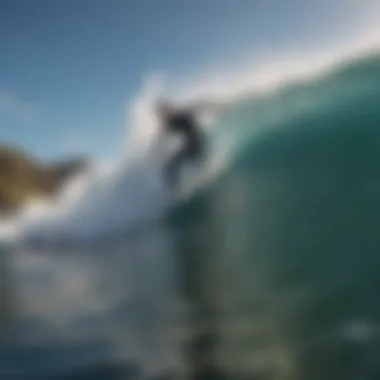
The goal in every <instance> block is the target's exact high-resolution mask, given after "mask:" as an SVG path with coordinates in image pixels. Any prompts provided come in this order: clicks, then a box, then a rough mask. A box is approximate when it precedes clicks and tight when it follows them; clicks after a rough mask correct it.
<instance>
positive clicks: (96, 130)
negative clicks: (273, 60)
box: [0, 0, 380, 160]
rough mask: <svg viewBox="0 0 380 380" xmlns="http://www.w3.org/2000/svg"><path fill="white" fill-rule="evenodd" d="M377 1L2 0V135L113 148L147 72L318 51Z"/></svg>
mask: <svg viewBox="0 0 380 380" xmlns="http://www.w3.org/2000/svg"><path fill="white" fill-rule="evenodd" d="M379 3H380V2H379V1H377V0H318V1H316V0H315V1H314V0H309V1H305V0H61V1H58V0H56V1H54V0H33V1H32V0H0V63H1V66H0V143H7V144H12V145H16V146H20V147H23V148H25V149H26V150H28V151H30V152H32V153H33V154H34V155H36V156H38V157H40V158H42V159H48V160H50V159H59V158H61V157H64V156H70V155H74V154H84V155H89V156H90V157H102V158H105V159H108V158H112V157H113V156H114V155H115V154H116V152H118V151H120V150H122V149H123V146H124V143H125V142H124V136H125V133H124V129H125V128H126V125H125V124H126V113H127V106H128V104H130V102H131V100H132V99H133V98H134V96H135V94H136V93H137V92H138V91H139V89H140V87H141V86H142V83H143V81H144V78H146V76H147V75H149V74H150V73H154V72H164V73H165V74H166V75H169V76H171V77H176V78H186V77H187V76H189V75H191V74H193V73H196V72H200V71H202V70H204V69H205V68H208V70H211V71H212V67H213V66H214V65H215V66H218V65H221V64H222V65H223V64H226V65H233V64H234V63H238V62H239V61H242V60H244V59H245V57H246V56H249V57H251V58H252V57H254V59H257V60H260V59H261V58H262V57H267V56H270V55H271V54H272V53H273V52H276V54H277V56H278V55H279V54H280V53H281V52H284V54H285V53H286V52H289V51H318V50H323V49H324V48H325V47H326V46H332V43H337V44H339V43H343V42H344V41H348V40H350V39H351V38H352V39H354V38H355V36H356V35H357V34H360V33H364V31H365V29H366V28H370V27H373V25H375V24H376V22H377V21H376V19H377V20H378V17H379V16H380V12H379V10H380V6H379V5H380V4H379Z"/></svg>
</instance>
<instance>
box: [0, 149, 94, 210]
mask: <svg viewBox="0 0 380 380" xmlns="http://www.w3.org/2000/svg"><path fill="white" fill-rule="evenodd" d="M87 166H88V162H87V161H86V160H85V159H83V158H78V159H72V160H68V161H64V162H58V163H54V164H48V165H47V164H42V163H41V162H39V161H38V160H37V159H36V158H34V157H33V156H31V155H28V154H27V153H26V152H24V151H23V150H21V149H17V148H11V147H7V146H1V145H0V213H1V214H7V213H10V212H13V211H15V210H16V209H17V208H18V207H20V206H21V205H22V204H23V203H24V202H25V201H27V200H29V199H33V198H37V197H49V196H52V195H54V193H55V192H56V191H57V190H58V188H59V187H60V185H61V184H62V183H63V182H64V181H65V180H67V179H68V178H69V177H70V176H71V175H73V174H74V173H77V172H78V171H80V170H84V169H85V168H86V167H87Z"/></svg>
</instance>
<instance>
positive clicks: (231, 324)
mask: <svg viewBox="0 0 380 380" xmlns="http://www.w3.org/2000/svg"><path fill="white" fill-rule="evenodd" d="M379 127H380V57H379V56H371V57H366V58H362V59H360V60H357V61H355V62H349V63H346V65H345V66H340V67H338V68H336V69H334V70H332V71H330V72H328V73H327V74H325V75H324V76H323V77H319V78H317V79H310V80H309V81H307V82H303V83H298V84H294V85H289V86H286V87H284V88H282V89H279V90H277V91H276V92H272V93H268V94H267V95H265V96H261V97H256V98H255V99H247V100H245V101H244V102H242V103H241V104H239V105H237V106H236V107H235V108H234V109H233V111H231V112H230V113H229V114H228V115H227V116H226V117H225V118H224V119H222V120H220V121H218V128H217V129H215V136H213V138H214V140H213V141H214V144H215V146H214V147H217V148H215V149H216V151H219V150H218V149H219V148H220V147H222V146H225V145H224V144H226V143H227V145H226V146H228V155H227V157H228V165H226V166H224V167H223V171H221V172H220V173H219V175H218V176H217V177H216V178H214V179H213V181H212V182H211V183H209V184H208V185H207V186H206V187H205V188H203V189H202V191H200V192H199V193H198V194H197V195H195V196H194V197H190V198H189V199H187V200H185V201H183V202H182V203H180V204H177V205H176V206H175V207H174V208H171V209H170V211H169V210H168V209H165V212H164V213H162V206H161V200H159V201H157V199H155V200H154V202H152V203H146V202H145V201H144V205H145V208H144V210H146V209H149V210H151V208H152V207H153V206H152V204H154V206H155V207H156V206H157V205H160V207H159V210H160V218H159V219H154V218H153V219H152V220H151V222H149V223H145V222H144V223H142V224H139V228H133V229H131V228H120V229H119V230H118V231H117V233H116V231H115V234H113V235H112V236H111V235H108V236H107V238H104V239H99V240H98V241H96V242H94V241H91V240H81V241H80V243H78V244H75V240H73V239H72V237H70V239H68V240H62V239H58V240H57V241H54V239H51V236H52V235H51V234H50V235H49V239H48V240H38V244H26V243H25V242H24V243H21V242H19V243H17V244H15V243H13V244H12V243H7V244H5V243H4V244H2V246H1V251H0V262H1V272H2V274H1V277H0V286H1V288H0V316H1V321H2V323H1V330H0V333H1V336H0V338H1V340H0V342H1V343H0V378H1V379H133V378H140V377H142V378H148V377H150V376H155V375H157V374H162V373H167V372H169V373H174V377H173V378H178V379H179V378H181V377H180V376H181V374H182V372H183V371H185V369H186V357H185V355H184V345H185V344H186V342H187V341H188V340H189V339H191V338H192V336H194V334H197V333H199V332H204V331H206V332H208V331H212V332H213V333H215V334H216V335H217V336H218V340H217V346H216V349H215V361H216V364H217V366H218V367H219V368H220V370H221V371H222V372H224V373H225V374H226V376H227V378H231V379H268V380H269V379H273V380H275V379H292V380H293V379H294V380H295V379H299V380H314V379H316V380H317V379H318V380H319V379H321V380H322V379H323V380H326V379H331V380H338V379H344V380H348V379H363V380H364V379H368V380H370V379H378V378H379V377H380V303H379V300H378V292H379V290H380V258H379V252H380V234H379V227H380V198H379V193H380V169H379V164H380V129H379ZM223 157H226V156H223ZM133 173H134V174H133V175H128V176H127V178H124V177H123V178H119V177H117V176H116V177H115V178H116V179H115V180H114V181H113V184H112V186H111V185H107V186H108V187H107V186H105V187H107V188H108V189H109V190H107V191H108V192H109V191H111V190H112V191H111V194H112V196H106V195H104V194H109V193H107V192H102V191H100V190H99V193H101V194H102V195H101V198H99V199H102V202H104V203H102V205H103V206H102V207H99V209H98V210H97V213H96V215H100V217H99V220H101V219H102V218H101V216H102V215H104V213H103V211H104V207H105V206H104V205H107V204H108V205H110V203H109V202H110V200H111V199H112V207H111V206H109V207H108V208H107V218H108V219H107V223H111V222H112V223H119V225H120V222H121V220H122V219H120V215H123V213H124V212H126V211H125V208H123V207H122V206H121V203H122V200H123V197H125V196H126V195H125V194H131V192H133V191H135V190H136V188H135V187H134V186H135V185H133V186H132V185H130V183H131V178H132V177H133V178H136V176H137V177H138V178H140V176H141V175H142V174H141V172H139V171H137V172H136V171H135V172H133ZM131 176H132V177H131ZM143 177H144V179H143V180H142V181H146V180H147V179H146V174H144V175H143ZM127 183H128V186H130V187H128V191H127V190H126V191H125V192H122V191H121V190H122V189H124V188H125V186H126V184H127ZM133 183H136V182H133ZM144 183H145V182H144ZM94 186H95V189H97V188H98V186H99V185H96V184H95V185H94ZM103 187H104V186H103ZM110 189H111V190H110ZM141 196H142V197H143V198H142V199H146V198H144V197H146V196H147V195H146V194H145V195H144V194H143V195H141ZM148 198H149V196H148ZM107 202H108V203H107ZM75 207H77V206H75ZM81 207H82V206H81ZM86 209H87V208H84V210H86ZM115 209H118V215H119V216H118V217H117V218H116V217H115V218H114V219H112V218H111V217H110V215H111V216H112V215H113V211H112V210H115ZM136 210H137V211H136V213H139V210H140V208H136ZM115 212H116V211H115ZM157 212H158V211H157V209H156V211H155V213H153V214H156V213H157ZM134 215H135V214H134ZM144 215H146V214H145V213H144ZM92 218H94V214H87V219H78V220H77V219H76V217H75V214H73V215H71V216H70V218H69V219H65V221H66V222H67V221H70V222H71V223H73V224H72V225H74V223H77V224H75V226H78V225H81V224H85V223H86V221H87V222H88V220H92ZM131 220H133V223H135V219H128V223H127V225H128V226H130V225H131ZM123 223H126V221H125V220H123ZM125 225H126V224H124V226H125ZM99 226H100V224H99V222H97V223H96V228H98V229H99V228H100V227H99ZM73 230H75V229H74V228H73ZM41 231H44V230H43V229H42V230H41ZM57 231H58V230H56V229H54V233H55V234H57ZM50 232H51V231H50ZM67 232H68V230H67V229H66V230H65V236H67V235H66V234H67ZM42 235H43V234H42V233H40V235H39V237H41V236H42ZM34 243H36V242H34ZM139 376H140V377H139Z"/></svg>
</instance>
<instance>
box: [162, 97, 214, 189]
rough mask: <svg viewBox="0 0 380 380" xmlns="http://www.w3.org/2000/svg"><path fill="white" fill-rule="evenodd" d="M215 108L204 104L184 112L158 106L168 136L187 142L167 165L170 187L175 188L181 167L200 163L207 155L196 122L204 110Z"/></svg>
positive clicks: (166, 177) (167, 178)
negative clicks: (190, 163)
mask: <svg viewBox="0 0 380 380" xmlns="http://www.w3.org/2000/svg"><path fill="white" fill-rule="evenodd" d="M210 107H213V108H214V107H215V104H210V103H202V104H199V105H195V106H193V107H188V108H186V109H182V110H176V109H175V108H174V107H173V106H172V105H171V104H169V103H168V102H165V101H161V102H159V103H158V105H157V114H158V117H159V119H160V121H161V122H162V124H163V129H164V132H165V133H167V134H178V135H180V136H181V137H183V138H184V140H185V142H184V144H183V146H182V147H181V149H180V150H179V151H178V152H176V153H175V154H174V155H173V156H172V157H171V158H170V159H169V160H168V161H167V163H166V165H165V169H164V171H165V180H166V183H167V184H168V186H169V187H171V188H175V187H176V186H177V184H178V177H179V172H180V169H181V167H182V166H183V165H184V164H185V163H186V162H192V163H197V164H198V163H200V162H201V160H202V159H203V158H204V156H205V153H206V139H205V136H204V134H203V132H202V130H201V127H200V125H199V124H198V122H197V120H196V115H197V114H198V113H199V112H200V111H201V110H202V109H203V108H210Z"/></svg>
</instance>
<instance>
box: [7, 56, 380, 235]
mask: <svg viewBox="0 0 380 380" xmlns="http://www.w3.org/2000/svg"><path fill="white" fill-rule="evenodd" d="M348 57H349V58H350V59H351V60H349V59H345V60H344V59H342V57H340V59H337V56H335V59H332V58H331V57H330V58H329V59H328V60H325V62H324V64H322V63H319V64H315V65H313V67H311V68H308V70H301V69H300V67H301V66H300V65H298V66H297V65H296V64H293V65H292V64H291V65H285V67H286V68H285V69H283V71H281V70H279V71H278V74H276V75H274V74H273V73H272V74H271V75H269V74H265V75H264V74H263V73H262V72H261V73H260V71H259V74H257V75H259V76H260V75H262V80H261V82H260V81H259V80H258V79H257V78H258V76H256V80H253V81H249V83H248V84H247V83H246V85H245V86H243V85H241V84H240V83H237V85H236V86H235V87H234V88H233V89H232V88H231V86H230V85H226V86H225V88H224V90H223V89H222V87H223V86H219V88H218V86H210V87H207V86H206V87H204V86H203V87H202V86H201V87H198V88H195V87H194V86H193V87H191V88H190V89H188V91H187V92H186V91H182V94H183V95H182V96H180V93H179V95H178V99H179V103H181V101H183V102H185V101H190V100H191V99H192V98H196V97H199V96H200V94H201V93H203V94H208V93H210V94H211V92H212V90H213V89H214V90H215V89H216V90H217V91H215V94H219V99H222V100H223V101H224V102H227V103H229V104H230V105H231V110H230V112H229V113H227V114H226V115H225V116H224V117H221V118H219V119H214V120H211V122H210V123H209V126H210V128H209V129H208V133H209V135H210V136H209V139H210V142H211V148H210V160H209V162H208V165H206V167H205V169H204V172H203V176H201V177H200V176H194V175H193V174H190V175H188V177H187V183H188V184H189V188H190V189H191V190H189V191H190V192H191V191H194V190H195V189H197V188H199V187H200V186H210V184H212V183H213V182H214V181H215V180H216V178H219V177H220V176H221V175H222V174H224V173H226V172H227V171H226V169H227V168H232V169H233V170H234V169H235V168H236V165H237V164H236V163H235V159H236V158H237V157H244V156H247V155H252V154H256V155H257V156H259V152H260V149H257V144H258V142H259V141H262V139H263V138H264V139H265V138H268V137H265V133H263V132H269V131H273V130H276V131H278V130H279V129H280V130H281V129H282V130H286V129H288V128H292V127H293V126H294V125H298V126H299V128H301V129H304V130H305V131H307V130H308V129H309V128H310V127H311V125H313V118H315V117H318V115H324V114H326V113H327V112H329V113H330V114H331V115H332V114H334V115H339V114H345V113H347V112H354V110H353V109H348V108H347V107H349V106H351V105H352V104H355V102H359V103H360V102H362V99H364V101H365V103H366V104H367V105H368V104H369V102H370V101H371V100H372V101H373V102H375V101H376V99H378V97H376V96H378V94H375V93H371V92H374V91H375V90H376V86H375V85H374V83H376V82H374V78H375V77H376V76H377V75H378V74H379V70H380V66H379V62H380V60H379V58H378V56H377V55H376V54H375V53H374V52H373V54H372V55H371V56H367V55H364V56H362V57H359V58H358V55H357V54H354V55H353V54H352V53H350V55H348ZM352 58H354V59H352ZM333 62H335V66H334V65H332V63H333ZM305 66H307V60H306V61H305V64H304V65H303V67H305ZM289 68H291V69H289ZM268 70H269V69H268ZM269 72H270V70H269V71H268V73H269ZM306 73H307V75H306ZM263 78H264V79H263ZM268 79H270V80H269V81H268ZM238 82H239V81H238ZM264 83H265V86H263V84H264ZM260 84H261V85H260ZM162 87H163V83H162V78H160V77H157V76H154V77H153V78H150V79H149V80H148V82H147V83H146V85H145V86H144V87H143V89H142V90H141V92H140V93H139V94H138V96H137V97H136V98H135V99H134V101H133V103H132V104H131V108H130V109H131V112H130V114H129V121H128V124H129V129H128V134H127V148H126V154H125V156H124V157H123V160H122V162H121V163H120V164H117V165H115V166H114V167H112V168H107V169H106V170H102V169H101V168H99V167H95V168H94V169H93V170H91V171H89V172H87V173H85V174H83V175H81V176H78V177H75V178H73V179H72V180H71V181H70V182H69V183H68V184H66V185H65V186H64V188H63V189H62V190H61V192H60V194H58V196H57V197H56V199H54V200H52V201H51V202H49V203H46V202H45V203H37V202H33V203H32V204H30V205H27V206H26V207H25V208H24V209H23V210H22V211H21V212H20V213H19V214H18V215H16V216H15V217H14V218H13V219H12V220H8V221H6V222H5V223H3V226H0V230H1V231H2V235H0V238H1V239H3V238H4V237H5V236H8V237H10V236H12V237H13V238H16V237H23V238H25V237H26V238H31V237H35V238H41V239H56V238H58V239H59V238H62V237H65V238H70V239H81V238H87V239H92V238H94V237H99V236H101V235H102V234H107V233H109V232H112V231H115V230H116V229H119V230H120V229H121V230H123V231H126V230H128V229H130V228H133V227H135V226H136V225H143V224H144V223H147V222H151V221H155V220H157V219H160V218H162V216H164V215H165V213H166V210H167V208H168V207H169V206H170V205H171V204H172V201H171V200H170V197H169V194H168V193H167V192H166V189H165V186H164V184H163V181H162V178H161V167H162V164H163V161H164V160H165V158H166V157H165V155H162V154H161V153H162V152H166V154H168V153H167V152H168V151H167V150H165V149H162V147H161V145H160V143H161V142H160V139H159V135H158V130H159V129H158V128H157V125H156V124H155V119H154V117H153V112H152V110H153V106H154V103H155V101H156V99H157V98H158V97H159V96H161V95H162ZM274 90H275V91H274ZM184 94H186V96H185V95H184ZM195 95H196V96H195ZM365 95H366V96H365ZM368 98H369V99H370V101H369V100H368ZM360 104H361V103H360ZM355 110H356V112H358V111H357V108H355ZM336 117H338V116H336ZM330 126H331V125H326V127H327V128H329V127H330ZM258 136H260V138H258ZM263 136H264V137H263ZM290 144H291V143H290ZM157 147H158V148H157ZM253 152H256V153H253ZM273 157H276V151H274V152H273ZM200 178H202V181H200Z"/></svg>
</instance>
